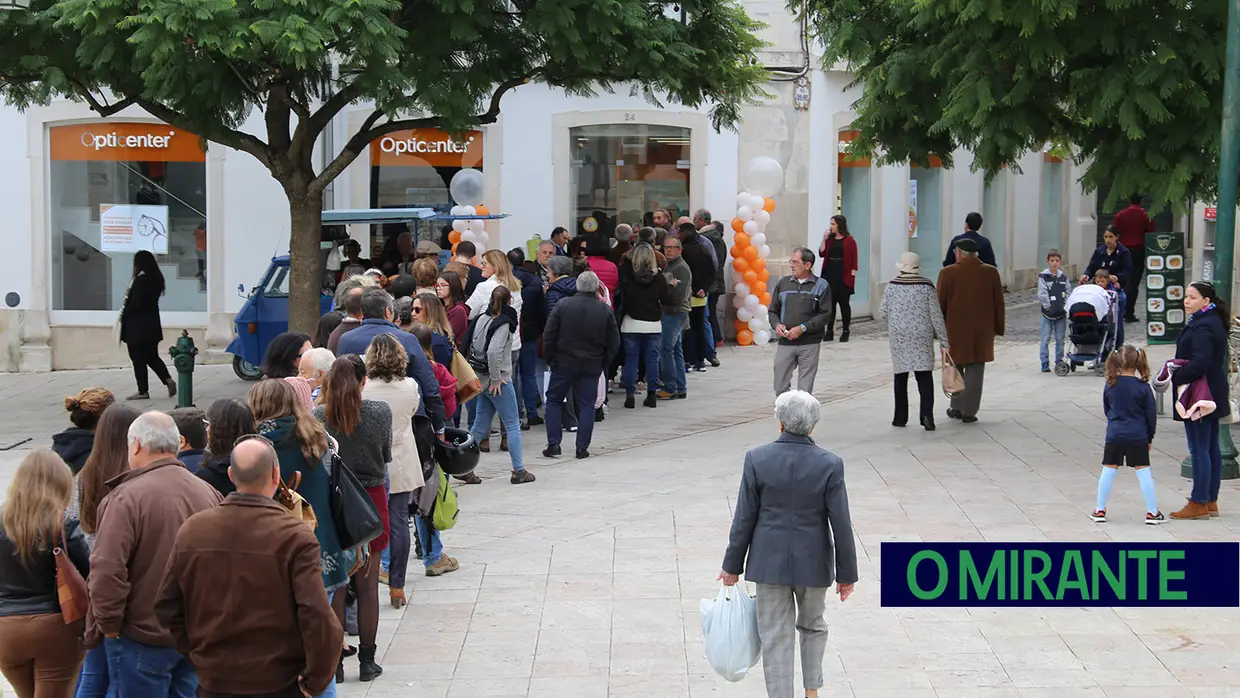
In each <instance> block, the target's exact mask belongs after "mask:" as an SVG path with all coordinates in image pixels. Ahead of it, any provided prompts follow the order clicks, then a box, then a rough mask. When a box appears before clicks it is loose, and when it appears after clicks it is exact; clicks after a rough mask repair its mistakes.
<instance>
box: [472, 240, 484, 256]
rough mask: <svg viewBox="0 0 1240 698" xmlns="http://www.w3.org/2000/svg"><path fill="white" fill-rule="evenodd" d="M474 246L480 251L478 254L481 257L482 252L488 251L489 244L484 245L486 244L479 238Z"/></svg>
mask: <svg viewBox="0 0 1240 698" xmlns="http://www.w3.org/2000/svg"><path fill="white" fill-rule="evenodd" d="M474 248H475V249H476V250H477V251H478V256H479V257H481V256H482V253H483V252H486V251H487V246H486V245H484V244H482V241H481V240H479V241H478V242H476V243H474Z"/></svg>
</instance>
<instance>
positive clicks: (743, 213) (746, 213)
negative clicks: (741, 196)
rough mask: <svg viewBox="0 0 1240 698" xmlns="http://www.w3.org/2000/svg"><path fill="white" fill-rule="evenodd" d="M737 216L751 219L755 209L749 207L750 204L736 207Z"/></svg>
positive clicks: (742, 218)
mask: <svg viewBox="0 0 1240 698" xmlns="http://www.w3.org/2000/svg"><path fill="white" fill-rule="evenodd" d="M736 217H737V218H739V219H741V220H743V221H747V220H750V219H751V218H753V210H752V209H751V208H749V207H748V206H741V207H740V208H738V209H736Z"/></svg>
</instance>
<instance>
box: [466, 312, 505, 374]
mask: <svg viewBox="0 0 1240 698" xmlns="http://www.w3.org/2000/svg"><path fill="white" fill-rule="evenodd" d="M484 317H490V316H489V315H479V316H478V317H476V318H474V319H473V320H470V322H469V330H468V331H466V332H465V342H464V347H465V360H466V361H468V362H469V367H470V368H472V369H474V371H476V372H478V373H487V374H489V373H490V372H491V370H490V362H488V361H487V347H489V346H491V338H492V337H494V336H495V332H496V330H498V329H499V328H500V327H501V325H502V323H500V322H497V321H498V320H499V318H491V324H490V325H488V326H487V336H486V341H485V342H483V343H482V346H481V347H479V346H477V345H475V343H474V330H475V329H477V327H478V321H479V320H481V319H482V318H484Z"/></svg>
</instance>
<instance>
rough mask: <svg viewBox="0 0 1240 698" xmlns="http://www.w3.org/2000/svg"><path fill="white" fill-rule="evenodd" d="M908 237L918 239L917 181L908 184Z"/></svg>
mask: <svg viewBox="0 0 1240 698" xmlns="http://www.w3.org/2000/svg"><path fill="white" fill-rule="evenodd" d="M908 236H909V238H910V239H912V238H915V237H917V180H915V179H910V180H909V182H908Z"/></svg>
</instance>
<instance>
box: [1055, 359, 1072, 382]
mask: <svg viewBox="0 0 1240 698" xmlns="http://www.w3.org/2000/svg"><path fill="white" fill-rule="evenodd" d="M1071 372H1072V367H1071V366H1069V365H1068V364H1067V363H1066V362H1063V361H1060V362H1059V363H1057V364H1055V375H1057V376H1059V377H1060V378H1063V377H1064V376H1066V375H1068V374H1069V373H1071Z"/></svg>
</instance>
